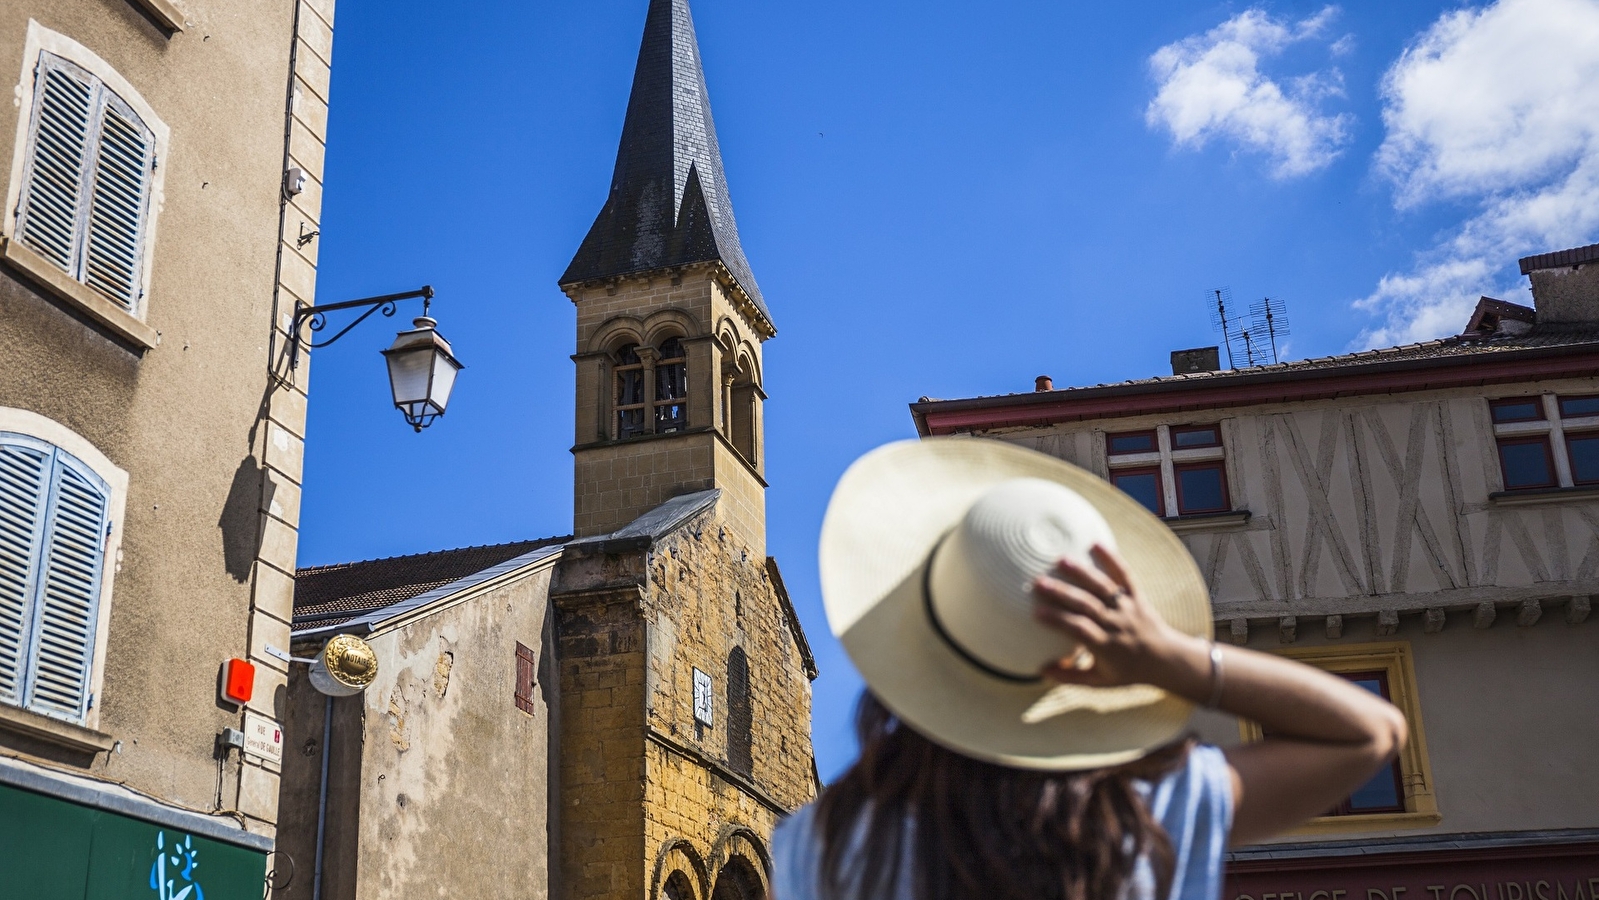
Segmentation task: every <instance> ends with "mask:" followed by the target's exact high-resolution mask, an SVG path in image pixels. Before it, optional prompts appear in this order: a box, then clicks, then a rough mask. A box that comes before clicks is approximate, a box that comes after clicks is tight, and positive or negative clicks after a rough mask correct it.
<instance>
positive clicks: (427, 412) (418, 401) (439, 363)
mask: <svg viewBox="0 0 1599 900" xmlns="http://www.w3.org/2000/svg"><path fill="white" fill-rule="evenodd" d="M418 297H420V298H421V299H422V315H421V316H420V317H419V318H416V319H413V320H412V322H411V324H412V326H413V328H412V329H411V330H410V331H402V332H400V333H399V334H398V335H396V336H395V338H394V344H393V345H392V346H390V347H389V349H387V350H384V351H383V356H384V357H385V358H386V359H387V361H388V368H389V389H390V391H391V392H392V393H393V394H394V406H395V407H396V408H397V409H399V410H400V412H401V413H402V414H404V416H405V421H406V424H408V425H410V426H411V427H412V428H415V429H416V430H417V431H418V432H419V433H420V432H421V431H422V429H424V428H426V427H428V426H429V425H432V424H433V420H434V419H437V418H438V417H439V416H442V415H444V410H445V407H447V406H448V405H449V403H450V392H451V391H452V390H454V389H455V375H456V373H457V372H459V371H461V369H463V368H465V367H464V366H462V365H461V363H460V361H458V360H457V359H456V358H455V355H454V354H453V353H452V352H451V350H450V342H449V341H447V340H445V339H444V336H443V335H441V334H439V332H438V325H439V323H438V322H436V321H434V320H433V319H432V318H430V317H429V316H428V312H429V310H430V308H431V307H432V305H433V288H431V287H423V288H422V289H421V290H416V291H407V292H405V293H403V294H385V295H383V296H381V297H367V298H365V299H363V300H348V301H345V302H343V303H329V304H327V305H325V306H303V307H300V308H298V309H296V310H295V311H294V322H293V324H292V325H291V326H290V329H289V331H290V346H289V368H291V369H297V368H299V366H300V349H301V347H302V346H303V347H304V348H305V349H307V350H314V349H317V348H320V347H326V346H328V345H329V344H332V343H333V342H335V341H337V340H338V339H339V338H341V337H344V336H345V335H347V334H349V333H350V331H351V329H353V328H355V326H357V325H359V324H361V323H362V322H365V321H366V320H367V317H369V316H371V315H372V314H373V313H375V312H382V313H383V315H384V316H387V317H393V315H394V313H395V309H396V307H395V304H396V303H398V302H399V301H401V300H414V299H416V298H418ZM361 307H366V312H364V313H362V314H361V315H360V316H359V317H357V318H356V320H355V321H354V322H351V323H350V324H349V325H346V326H345V327H344V330H342V331H340V332H339V333H338V334H335V335H334V336H333V337H330V338H328V339H327V340H325V341H322V342H320V343H317V342H316V341H315V340H313V338H312V336H310V335H307V334H306V333H305V329H306V326H307V325H309V326H310V331H311V332H312V335H315V334H316V333H318V332H321V331H322V330H323V329H324V328H326V327H327V325H328V320H327V314H328V313H330V312H335V311H337V310H343V309H359V308H361Z"/></svg>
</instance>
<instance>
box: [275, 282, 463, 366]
mask: <svg viewBox="0 0 1599 900" xmlns="http://www.w3.org/2000/svg"><path fill="white" fill-rule="evenodd" d="M418 297H420V298H422V315H423V316H426V315H427V314H428V310H429V308H431V307H432V305H433V288H432V287H431V286H426V285H425V286H423V287H422V288H421V289H420V290H415V291H406V292H405V293H402V294H384V295H383V296H381V297H366V298H364V299H361V300H346V301H344V302H343V303H329V304H326V305H324V306H297V307H296V308H295V310H294V320H293V321H292V322H291V324H290V325H289V368H290V369H298V368H299V367H300V351H301V349H302V348H304V349H306V350H316V349H318V348H321V347H326V346H328V345H329V344H332V343H334V342H335V341H337V340H338V339H339V338H341V337H344V336H345V335H347V334H349V333H350V332H351V331H352V330H353V329H354V328H355V326H357V325H359V324H361V323H362V322H365V321H366V320H367V319H368V318H370V317H371V316H372V314H373V313H375V312H382V313H383V315H384V316H385V317H386V318H393V316H394V313H395V312H396V310H397V307H396V306H395V304H397V303H399V302H400V301H401V300H415V299H416V298H418ZM362 307H365V308H366V312H363V313H361V315H359V316H357V317H356V319H355V321H353V322H351V323H350V324H348V325H346V326H344V328H343V330H341V331H339V332H338V333H337V334H335V335H333V337H330V338H328V339H327V340H325V341H317V340H316V335H318V334H320V333H321V332H322V331H323V330H324V329H326V328H327V327H328V317H327V314H328V313H330V312H338V311H339V310H345V309H361V308H362ZM307 328H309V330H310V332H311V333H310V334H306V330H307Z"/></svg>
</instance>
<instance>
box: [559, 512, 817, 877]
mask: <svg viewBox="0 0 1599 900" xmlns="http://www.w3.org/2000/svg"><path fill="white" fill-rule="evenodd" d="M724 496H725V495H724ZM777 590H778V588H777V587H776V585H774V584H773V582H772V579H771V576H770V575H769V574H768V572H767V560H766V558H765V557H764V556H761V555H759V554H757V553H755V552H753V548H752V547H751V546H750V544H749V543H748V542H747V541H745V540H743V539H741V537H740V536H739V533H738V531H737V530H736V529H735V528H733V527H731V523H730V522H728V521H727V519H725V518H724V517H723V515H722V513H721V512H720V509H718V510H717V511H708V512H707V513H704V514H702V515H701V516H700V517H698V518H697V519H695V520H691V521H690V522H688V523H687V524H685V525H682V526H680V527H679V528H678V529H677V530H676V531H674V532H673V533H672V534H670V535H668V536H666V537H664V538H662V539H660V540H659V541H658V542H657V543H655V544H654V546H653V547H651V548H649V549H642V548H640V549H636V550H624V551H618V552H615V553H609V554H608V553H605V552H603V551H596V552H594V553H593V554H592V555H581V554H578V553H569V555H568V558H567V559H566V560H565V561H563V563H562V568H561V571H560V573H559V574H558V575H557V578H556V584H555V587H554V591H555V595H554V602H555V603H556V605H557V607H558V608H559V609H560V625H559V635H560V638H559V646H560V651H559V654H560V667H561V697H562V717H561V722H562V724H561V728H562V735H563V739H562V740H563V743H562V754H563V755H562V758H561V763H560V765H561V773H562V774H561V784H562V790H563V792H564V800H563V802H562V803H561V814H562V825H561V828H562V836H563V846H564V848H565V849H564V856H563V873H564V874H563V877H564V879H565V881H564V882H563V884H564V890H565V892H566V895H567V900H590V898H601V897H604V898H618V900H637V898H639V897H640V896H643V897H644V898H646V900H655V898H657V897H659V896H660V892H661V891H662V889H663V886H664V885H665V883H666V881H667V880H668V879H669V878H671V876H672V874H673V873H674V872H682V873H683V875H684V876H685V878H686V879H687V883H688V884H690V885H691V886H692V887H693V889H694V891H695V893H696V897H695V900H706V898H708V897H709V896H710V892H711V891H712V889H713V888H714V886H715V883H716V877H717V874H718V872H719V871H720V870H721V869H722V868H723V867H724V866H727V865H728V864H729V863H730V862H731V864H732V867H733V868H735V869H739V868H741V866H742V863H740V862H739V861H740V860H742V861H743V863H747V864H748V868H745V869H742V871H746V872H753V873H754V874H755V876H757V878H758V879H764V878H765V877H766V873H767V871H768V864H767V857H766V849H765V848H766V843H767V840H768V838H769V837H770V834H771V829H772V827H773V826H774V825H775V824H776V822H777V820H778V818H780V817H781V816H782V815H783V814H785V813H787V812H789V811H792V810H793V809H795V808H798V807H799V806H801V805H803V804H804V803H806V802H808V801H809V800H810V799H811V798H812V797H813V796H814V793H815V789H816V780H815V767H814V764H813V762H812V757H811V743H810V701H811V694H810V682H809V680H808V678H807V676H806V674H805V669H806V666H805V662H804V659H803V658H802V656H801V653H800V651H799V648H798V643H797V641H796V640H795V636H794V634H793V633H792V632H791V631H790V628H791V625H790V624H789V622H788V619H787V617H786V615H785V613H784V610H783V606H782V603H781V601H780V600H779V598H778V594H777ZM734 647H738V648H741V649H742V650H743V652H744V654H745V656H746V658H747V660H748V672H749V679H748V683H749V701H750V703H749V709H750V738H751V747H750V750H751V753H750V755H749V757H748V762H749V763H750V767H749V769H748V770H743V766H742V764H741V763H740V762H739V760H738V759H737V758H735V757H737V756H738V754H735V753H733V752H730V747H729V743H728V725H729V722H730V710H729V705H728V703H729V698H728V664H729V657H730V654H731V653H732V651H733V648H734ZM695 669H699V670H700V671H701V672H704V673H706V674H707V675H709V676H711V682H712V697H713V704H714V705H713V712H712V716H711V720H712V721H711V724H710V725H708V726H707V725H704V724H703V723H698V722H696V719H695V715H694V670H695ZM679 881H681V879H679Z"/></svg>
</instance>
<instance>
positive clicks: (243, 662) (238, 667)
mask: <svg viewBox="0 0 1599 900" xmlns="http://www.w3.org/2000/svg"><path fill="white" fill-rule="evenodd" d="M253 696H255V663H252V662H250V661H249V660H247V659H230V660H228V661H227V662H226V663H224V664H223V666H222V699H224V700H226V701H228V702H229V703H237V704H239V705H240V706H243V705H244V704H246V703H249V702H250V698H251V697H253Z"/></svg>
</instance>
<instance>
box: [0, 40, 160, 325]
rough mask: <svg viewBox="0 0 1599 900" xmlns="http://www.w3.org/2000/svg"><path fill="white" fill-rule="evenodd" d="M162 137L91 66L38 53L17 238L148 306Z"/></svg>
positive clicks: (137, 310) (131, 303)
mask: <svg viewBox="0 0 1599 900" xmlns="http://www.w3.org/2000/svg"><path fill="white" fill-rule="evenodd" d="M155 151H156V140H155V135H154V133H153V132H152V131H151V129H150V127H149V125H148V124H147V123H146V122H145V121H144V120H143V119H141V118H140V117H139V115H138V113H136V112H134V110H133V108H132V107H131V106H129V105H128V103H127V102H126V101H125V100H124V99H123V98H121V97H119V96H117V94H116V93H115V92H114V91H112V90H111V89H110V88H109V87H107V86H106V84H105V82H104V81H103V80H101V79H100V78H98V77H96V76H95V75H93V74H91V73H90V72H88V71H87V70H85V69H83V68H82V67H80V66H78V65H76V64H74V63H72V62H69V61H68V60H65V59H63V58H61V57H59V56H56V55H54V54H51V53H41V54H40V55H39V63H38V68H37V69H36V71H35V77H34V98H33V110H32V118H31V120H30V122H29V126H28V146H27V150H26V156H25V163H24V167H23V173H22V196H21V202H20V203H19V204H18V206H17V240H18V241H19V242H21V243H22V244H23V245H25V246H26V247H28V249H30V250H32V251H33V252H35V253H37V254H39V255H40V256H41V257H43V258H45V259H46V260H49V261H50V262H51V263H53V264H54V265H56V266H58V267H60V268H61V269H62V270H63V271H65V272H66V273H67V274H68V275H69V276H71V277H72V278H73V279H74V280H76V281H80V282H82V283H83V284H86V285H88V286H89V287H91V288H94V289H95V290H97V291H99V292H100V293H102V294H104V295H106V296H107V297H109V298H110V299H111V300H112V301H113V302H115V303H116V304H117V305H118V306H120V307H122V308H123V309H126V310H127V311H128V312H130V313H132V314H134V315H140V314H141V313H142V311H143V310H142V306H143V304H142V300H143V296H144V265H145V256H146V254H145V242H146V237H147V235H148V233H149V231H150V227H149V220H150V214H151V202H150V199H151V195H152V194H153V193H154V190H153V185H154V181H155V167H156V152H155Z"/></svg>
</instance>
